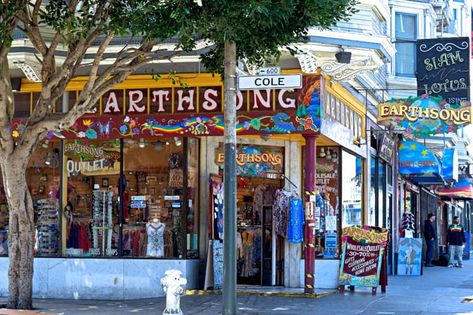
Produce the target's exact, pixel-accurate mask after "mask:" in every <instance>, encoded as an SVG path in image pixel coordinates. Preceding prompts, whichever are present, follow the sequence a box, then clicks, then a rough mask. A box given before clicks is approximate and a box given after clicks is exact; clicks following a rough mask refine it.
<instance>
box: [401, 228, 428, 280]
mask: <svg viewBox="0 0 473 315" xmlns="http://www.w3.org/2000/svg"><path fill="white" fill-rule="evenodd" d="M421 266H422V239H421V238H403V237H401V238H400V239H399V256H398V263H397V274H398V275H400V276H420V271H421Z"/></svg>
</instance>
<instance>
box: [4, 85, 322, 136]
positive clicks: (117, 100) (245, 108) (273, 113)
mask: <svg viewBox="0 0 473 315" xmlns="http://www.w3.org/2000/svg"><path fill="white" fill-rule="evenodd" d="M215 84H216V85H217V86H189V87H186V88H184V87H180V86H172V87H167V88H143V89H139V88H138V89H123V90H111V91H109V92H107V93H106V94H105V95H103V97H102V99H101V101H100V102H99V103H97V104H96V108H95V114H86V115H84V116H83V117H82V118H80V119H78V120H77V121H76V122H75V123H74V124H73V125H72V126H71V127H70V128H68V129H67V130H65V131H51V132H49V133H48V135H47V138H48V139H54V138H61V139H80V138H86V139H117V138H123V137H136V138H152V137H156V136H213V135H223V130H224V119H223V109H224V104H223V103H224V102H223V99H224V97H223V86H222V85H221V82H216V83H215ZM70 93H71V94H72V95H75V93H74V91H73V92H70ZM319 94H320V77H319V76H306V77H303V79H302V88H300V89H273V90H271V89H266V90H249V91H239V92H238V93H237V100H236V101H237V102H236V110H237V124H236V131H237V133H238V134H240V135H244V134H248V135H251V134H274V133H281V134H289V133H309V134H314V133H319V131H320V102H319V99H320V98H319ZM26 95H30V93H27V94H26ZM30 97H31V95H30ZM25 123H26V121H25V120H16V121H14V123H13V126H12V135H13V137H14V138H16V139H18V138H20V137H21V134H22V132H23V131H24V129H25Z"/></svg>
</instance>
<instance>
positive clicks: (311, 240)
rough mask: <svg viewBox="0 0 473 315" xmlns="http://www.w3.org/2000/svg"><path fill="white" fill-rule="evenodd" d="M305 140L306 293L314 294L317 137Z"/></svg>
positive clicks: (306, 136)
mask: <svg viewBox="0 0 473 315" xmlns="http://www.w3.org/2000/svg"><path fill="white" fill-rule="evenodd" d="M304 138H305V152H304V159H305V179H304V191H305V194H304V195H305V230H304V243H305V244H304V245H305V246H304V255H305V262H304V273H305V278H304V293H314V282H315V278H314V277H315V235H314V228H315V219H314V212H315V194H316V189H315V163H316V144H315V141H316V139H317V136H316V135H304Z"/></svg>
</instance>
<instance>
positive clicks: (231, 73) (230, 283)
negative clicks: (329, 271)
mask: <svg viewBox="0 0 473 315" xmlns="http://www.w3.org/2000/svg"><path fill="white" fill-rule="evenodd" d="M224 66H225V78H224V81H223V86H224V93H225V104H224V126H225V131H224V138H225V166H224V174H223V183H224V184H223V185H224V199H223V204H224V212H223V314H224V315H235V314H236V311H237V310H236V236H235V235H236V225H237V222H236V189H237V187H236V143H237V139H236V93H237V87H236V44H235V42H232V41H228V40H226V41H225V59H224Z"/></svg>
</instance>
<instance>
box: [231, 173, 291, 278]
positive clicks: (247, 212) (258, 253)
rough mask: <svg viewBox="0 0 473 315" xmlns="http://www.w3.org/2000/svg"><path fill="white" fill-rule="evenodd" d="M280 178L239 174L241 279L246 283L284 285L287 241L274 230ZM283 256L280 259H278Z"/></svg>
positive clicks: (238, 265)
mask: <svg viewBox="0 0 473 315" xmlns="http://www.w3.org/2000/svg"><path fill="white" fill-rule="evenodd" d="M283 184H284V183H283V182H282V181H281V180H279V179H267V178H255V177H239V178H238V189H237V225H238V230H237V280H238V284H246V285H282V279H283V275H282V270H283V262H284V260H283V258H284V253H282V252H281V251H283V250H284V247H283V246H278V244H281V243H282V244H284V242H283V241H281V240H280V239H279V238H281V237H280V236H276V235H275V233H274V231H273V209H274V195H275V192H276V190H277V189H279V188H281V187H282V186H283ZM278 257H279V259H278Z"/></svg>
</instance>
